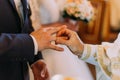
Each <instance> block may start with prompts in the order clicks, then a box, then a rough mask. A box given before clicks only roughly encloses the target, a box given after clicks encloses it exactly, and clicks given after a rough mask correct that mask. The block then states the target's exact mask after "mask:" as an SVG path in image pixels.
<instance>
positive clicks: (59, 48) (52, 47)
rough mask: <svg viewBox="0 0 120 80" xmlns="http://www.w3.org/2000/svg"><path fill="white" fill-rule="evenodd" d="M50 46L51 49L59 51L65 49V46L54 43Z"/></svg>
mask: <svg viewBox="0 0 120 80" xmlns="http://www.w3.org/2000/svg"><path fill="white" fill-rule="evenodd" d="M49 48H50V49H54V50H57V51H64V49H63V48H61V47H58V46H56V45H52V44H50V45H49Z"/></svg>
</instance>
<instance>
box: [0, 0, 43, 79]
mask: <svg viewBox="0 0 120 80" xmlns="http://www.w3.org/2000/svg"><path fill="white" fill-rule="evenodd" d="M23 4H24V5H25V3H24V1H23ZM24 12H25V9H24ZM29 15H30V14H29ZM28 22H29V23H27V24H25V23H24V24H21V22H20V18H19V16H18V13H17V11H16V9H15V4H14V3H13V1H12V0H0V80H29V76H28V67H27V62H30V63H32V62H34V59H35V56H34V44H33V40H32V38H31V37H30V35H29V34H28V33H30V32H31V31H32V30H33V28H32V26H31V23H30V20H29V21H28ZM37 58H38V59H39V58H41V55H40V56H38V57H37Z"/></svg>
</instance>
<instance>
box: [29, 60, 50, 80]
mask: <svg viewBox="0 0 120 80" xmlns="http://www.w3.org/2000/svg"><path fill="white" fill-rule="evenodd" d="M31 69H32V72H33V75H34V80H49V78H50V76H49V72H48V69H47V66H46V64H45V62H44V61H42V60H38V61H37V62H35V63H33V64H32V65H31Z"/></svg>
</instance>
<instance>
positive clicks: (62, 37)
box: [56, 28, 84, 57]
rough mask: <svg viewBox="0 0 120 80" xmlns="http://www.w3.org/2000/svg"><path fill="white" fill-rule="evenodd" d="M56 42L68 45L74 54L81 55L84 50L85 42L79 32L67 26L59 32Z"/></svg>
mask: <svg viewBox="0 0 120 80" xmlns="http://www.w3.org/2000/svg"><path fill="white" fill-rule="evenodd" d="M56 43H57V44H64V45H67V46H68V47H69V49H70V50H71V51H72V52H73V54H75V55H77V56H79V57H80V56H81V55H82V53H83V50H84V44H83V42H82V41H81V40H80V38H79V37H78V35H77V33H76V32H74V31H72V30H69V29H66V28H65V29H62V30H60V31H59V32H58V33H57V40H56Z"/></svg>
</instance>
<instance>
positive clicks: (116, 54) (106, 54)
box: [81, 34, 120, 80]
mask: <svg viewBox="0 0 120 80" xmlns="http://www.w3.org/2000/svg"><path fill="white" fill-rule="evenodd" d="M81 59H82V60H84V61H86V62H88V63H91V64H93V65H95V66H96V71H97V72H96V73H97V80H120V34H119V35H118V38H117V39H116V40H115V42H114V43H107V42H103V43H102V45H90V44H85V47H84V52H83V55H82V57H81Z"/></svg>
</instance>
